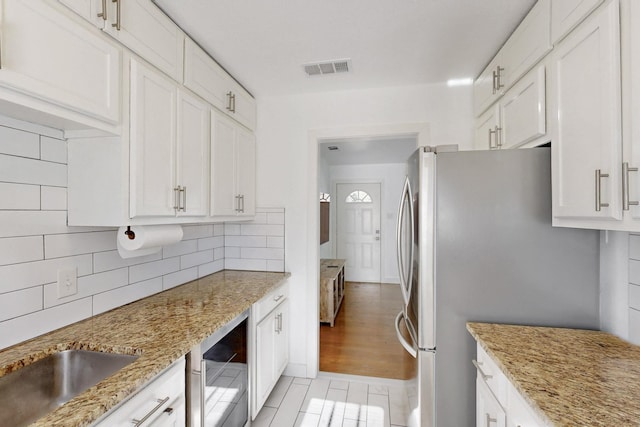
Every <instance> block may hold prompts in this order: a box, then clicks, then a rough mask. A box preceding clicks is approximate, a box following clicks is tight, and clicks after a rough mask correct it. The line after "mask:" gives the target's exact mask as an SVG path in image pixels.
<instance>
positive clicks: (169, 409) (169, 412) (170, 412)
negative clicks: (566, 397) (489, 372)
mask: <svg viewBox="0 0 640 427" xmlns="http://www.w3.org/2000/svg"><path fill="white" fill-rule="evenodd" d="M164 412H165V413H166V414H168V415H171V414H173V408H171V407H169V408H167V409H165V410H164ZM518 427H519V426H518Z"/></svg>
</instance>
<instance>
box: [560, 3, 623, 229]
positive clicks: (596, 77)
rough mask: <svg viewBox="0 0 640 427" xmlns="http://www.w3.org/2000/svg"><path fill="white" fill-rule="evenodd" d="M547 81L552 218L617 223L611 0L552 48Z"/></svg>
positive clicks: (615, 40) (615, 17) (616, 63)
mask: <svg viewBox="0 0 640 427" xmlns="http://www.w3.org/2000/svg"><path fill="white" fill-rule="evenodd" d="M551 78H552V85H551V91H550V93H551V94H552V96H553V98H554V101H553V110H552V114H551V115H550V116H551V117H552V120H551V122H550V125H551V126H550V130H551V141H552V144H551V149H552V177H553V181H552V182H553V192H552V193H553V214H554V216H555V217H558V218H560V217H566V218H609V219H620V218H621V213H622V212H621V200H620V199H621V195H622V191H621V187H620V180H621V175H622V172H621V164H622V158H621V135H620V126H621V124H620V123H621V112H620V109H621V100H620V30H619V13H618V3H617V2H615V1H612V2H610V3H609V4H608V5H607V6H606V7H605V8H603V9H600V10H599V11H598V12H597V13H596V14H594V15H591V16H590V17H589V19H588V20H587V21H585V22H584V23H583V24H581V25H580V26H579V27H578V28H576V29H575V30H574V31H573V32H572V33H571V34H570V35H569V36H567V38H565V39H564V40H563V42H562V43H561V44H560V45H558V46H557V47H556V48H555V49H554V51H553V56H552V72H551ZM597 171H599V172H600V173H601V174H602V175H601V177H600V179H596V174H597ZM603 175H604V176H603ZM607 175H608V176H607ZM599 202H600V203H599ZM607 204H608V206H607Z"/></svg>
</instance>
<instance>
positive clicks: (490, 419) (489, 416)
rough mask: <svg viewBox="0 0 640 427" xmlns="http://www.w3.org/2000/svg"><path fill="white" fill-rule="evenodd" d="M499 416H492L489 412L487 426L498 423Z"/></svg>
mask: <svg viewBox="0 0 640 427" xmlns="http://www.w3.org/2000/svg"><path fill="white" fill-rule="evenodd" d="M497 422H498V419H497V418H491V415H489V414H488V413H487V427H490V425H491V423H497Z"/></svg>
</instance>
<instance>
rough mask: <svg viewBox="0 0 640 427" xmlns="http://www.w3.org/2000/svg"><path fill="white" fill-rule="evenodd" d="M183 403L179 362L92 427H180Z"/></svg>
mask: <svg viewBox="0 0 640 427" xmlns="http://www.w3.org/2000/svg"><path fill="white" fill-rule="evenodd" d="M185 403H186V400H185V359H184V358H181V359H179V360H178V361H177V362H174V363H173V364H172V365H171V366H170V367H169V368H167V369H166V370H165V371H164V372H163V373H161V374H160V375H158V376H157V377H156V378H154V379H153V380H151V382H149V384H147V385H146V386H144V388H142V389H141V390H139V391H138V392H137V393H136V394H134V395H133V396H132V397H130V398H128V399H127V400H125V401H124V402H123V403H121V404H120V405H118V406H117V407H115V408H114V409H112V410H111V411H109V412H107V413H106V414H105V415H104V416H103V417H102V418H100V419H99V420H98V421H97V422H96V423H94V424H93V426H94V427H130V426H131V425H133V424H135V423H139V424H135V425H140V426H149V427H151V426H153V427H160V426H162V427H169V426H171V427H184V426H185V424H186V412H185ZM143 420H144V421H143Z"/></svg>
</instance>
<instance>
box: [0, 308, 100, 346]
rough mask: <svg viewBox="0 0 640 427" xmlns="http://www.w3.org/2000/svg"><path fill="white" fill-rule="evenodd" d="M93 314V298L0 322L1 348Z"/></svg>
mask: <svg viewBox="0 0 640 427" xmlns="http://www.w3.org/2000/svg"><path fill="white" fill-rule="evenodd" d="M90 316H91V298H85V299H81V300H77V301H73V302H70V303H68V304H63V305H58V306H56V307H52V308H49V309H46V310H40V311H36V312H34V313H31V314H27V315H26V316H20V317H16V318H13V319H11V320H7V321H4V322H1V323H0V348H5V347H9V346H10V345H13V344H17V343H19V342H21V341H25V340H28V339H30V338H33V337H37V336H38V335H42V334H44V333H47V332H50V331H53V330H54V329H58V328H61V327H63V326H66V325H69V324H71V323H74V322H78V321H80V320H82V319H86V318H87V317H90Z"/></svg>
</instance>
